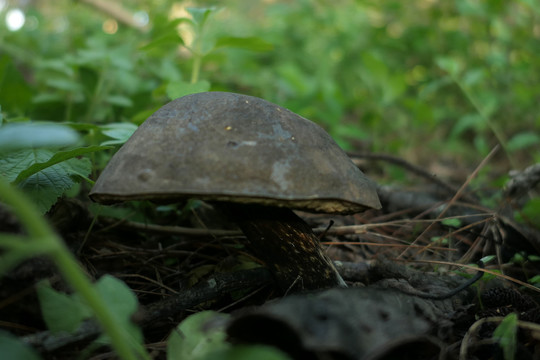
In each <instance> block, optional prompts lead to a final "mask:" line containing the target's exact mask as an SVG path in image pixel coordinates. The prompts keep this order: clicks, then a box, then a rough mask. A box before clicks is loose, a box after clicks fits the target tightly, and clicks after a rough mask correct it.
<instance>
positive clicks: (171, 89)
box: [167, 80, 210, 100]
mask: <svg viewBox="0 0 540 360" xmlns="http://www.w3.org/2000/svg"><path fill="white" fill-rule="evenodd" d="M208 90H210V83H209V82H208V81H206V80H201V81H198V82H196V83H194V84H191V83H188V82H185V81H177V82H174V83H169V84H168V85H167V96H168V97H169V98H170V99H171V100H174V99H178V98H179V97H182V96H186V95H190V94H196V93H200V92H205V91H208Z"/></svg>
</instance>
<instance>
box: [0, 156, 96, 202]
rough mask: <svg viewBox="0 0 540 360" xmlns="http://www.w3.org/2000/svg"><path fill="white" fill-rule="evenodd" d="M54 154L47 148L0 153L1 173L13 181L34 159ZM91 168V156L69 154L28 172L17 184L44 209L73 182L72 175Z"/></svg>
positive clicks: (41, 160)
mask: <svg viewBox="0 0 540 360" xmlns="http://www.w3.org/2000/svg"><path fill="white" fill-rule="evenodd" d="M82 149H84V148H82ZM54 155H55V154H54V152H52V151H50V150H47V149H27V150H19V151H13V152H10V153H7V154H6V155H5V156H3V157H0V176H4V177H5V178H6V179H7V180H8V181H10V182H13V181H14V180H15V179H17V177H18V176H19V174H20V173H21V172H22V171H25V170H26V169H28V168H30V167H31V166H32V165H34V164H36V163H46V162H48V161H49V160H50V159H51V158H52V157H53V156H54ZM60 156H62V155H60ZM91 169H92V166H91V163H90V160H88V159H86V158H82V159H76V158H71V159H68V160H66V161H62V162H60V163H56V164H54V165H52V166H48V167H46V168H44V169H42V170H40V171H38V172H36V173H34V174H33V175H30V176H29V177H27V178H26V179H24V180H22V181H20V182H19V183H18V186H19V187H20V188H22V189H23V190H24V191H25V192H26V193H27V194H28V195H29V196H30V198H31V199H32V200H33V201H34V203H35V204H36V205H37V207H38V209H39V210H40V211H41V212H42V213H45V212H46V211H47V210H49V208H50V207H51V206H52V205H53V204H54V203H55V202H56V200H57V199H58V197H60V196H61V195H62V194H63V193H64V192H65V191H66V190H68V189H70V188H71V187H72V186H73V185H74V184H75V181H74V180H73V178H72V177H73V176H81V177H87V176H88V174H90V171H91Z"/></svg>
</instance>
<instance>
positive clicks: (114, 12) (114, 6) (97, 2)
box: [82, 0, 149, 32]
mask: <svg viewBox="0 0 540 360" xmlns="http://www.w3.org/2000/svg"><path fill="white" fill-rule="evenodd" d="M82 2H83V3H85V4H88V5H90V6H93V7H94V8H96V9H97V10H99V11H101V12H102V13H104V14H105V15H107V16H110V17H112V18H114V19H116V20H118V21H119V22H121V23H123V24H125V25H128V26H131V27H132V28H135V29H138V30H141V31H143V32H146V31H148V29H149V27H148V26H147V25H141V24H140V23H138V22H137V21H136V20H135V19H134V18H133V14H132V13H130V12H129V11H128V10H126V9H124V7H123V6H122V5H121V4H119V3H111V2H110V1H105V0H82Z"/></svg>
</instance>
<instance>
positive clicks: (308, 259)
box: [224, 203, 347, 292]
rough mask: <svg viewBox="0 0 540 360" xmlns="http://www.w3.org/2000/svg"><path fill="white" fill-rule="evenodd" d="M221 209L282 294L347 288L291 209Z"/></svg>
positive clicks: (311, 234)
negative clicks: (272, 276) (272, 277)
mask: <svg viewBox="0 0 540 360" xmlns="http://www.w3.org/2000/svg"><path fill="white" fill-rule="evenodd" d="M224 207H225V209H224V210H225V211H226V212H227V213H228V215H229V216H230V217H231V218H232V220H233V221H234V222H235V223H236V224H237V225H238V226H239V227H240V229H241V230H242V232H243V233H244V234H245V235H246V237H247V239H248V241H249V245H250V247H251V249H252V251H253V252H254V253H255V255H257V256H258V257H259V258H260V259H261V260H263V261H264V262H265V263H266V265H267V266H268V268H269V269H270V271H271V272H272V273H273V275H274V277H275V279H276V281H277V284H278V286H279V287H280V289H281V290H282V291H283V292H291V291H293V292H295V291H296V292H297V291H301V290H316V289H324V288H330V287H336V286H342V287H346V286H347V285H346V284H345V281H343V279H342V278H341V276H340V275H339V273H338V272H337V270H336V268H335V267H334V264H333V263H332V261H331V260H330V259H329V258H328V257H327V256H326V254H325V253H324V250H323V248H322V246H321V244H320V242H319V239H318V237H317V235H315V234H314V233H313V231H312V230H311V227H310V226H309V225H308V224H307V223H306V222H305V221H304V220H302V219H301V218H300V217H298V216H297V215H296V214H295V213H294V212H293V211H292V210H290V209H287V208H278V207H270V206H260V205H245V204H230V203H229V204H226V205H224Z"/></svg>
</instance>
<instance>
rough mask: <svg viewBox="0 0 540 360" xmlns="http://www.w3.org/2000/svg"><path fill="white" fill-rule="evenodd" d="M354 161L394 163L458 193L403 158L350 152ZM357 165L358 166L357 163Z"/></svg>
mask: <svg viewBox="0 0 540 360" xmlns="http://www.w3.org/2000/svg"><path fill="white" fill-rule="evenodd" d="M347 154H348V155H349V156H350V157H351V158H352V160H353V162H354V160H355V159H354V158H364V159H370V160H381V161H386V162H389V163H392V164H394V165H398V166H400V167H402V168H404V169H407V170H409V171H410V172H412V173H414V174H416V175H418V176H421V177H423V178H426V179H428V180H429V181H431V182H433V183H435V184H436V185H438V186H440V187H442V188H444V189H445V190H446V191H448V192H449V193H451V194H455V193H456V191H458V189H457V188H455V187H454V186H453V185H451V184H449V183H447V182H446V181H444V180H441V179H440V178H438V177H436V176H435V175H433V174H431V173H429V172H428V171H426V170H424V169H422V168H421V167H419V166H416V165H414V164H411V163H410V162H408V161H406V160H404V159H402V158H399V157H396V156H393V155H389V154H376V153H362V154H360V153H353V152H349V153H347ZM355 164H356V165H357V166H358V164H357V162H355ZM463 198H464V199H466V200H468V201H471V202H476V201H475V200H474V199H472V198H469V197H466V196H463Z"/></svg>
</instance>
